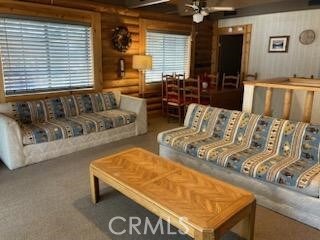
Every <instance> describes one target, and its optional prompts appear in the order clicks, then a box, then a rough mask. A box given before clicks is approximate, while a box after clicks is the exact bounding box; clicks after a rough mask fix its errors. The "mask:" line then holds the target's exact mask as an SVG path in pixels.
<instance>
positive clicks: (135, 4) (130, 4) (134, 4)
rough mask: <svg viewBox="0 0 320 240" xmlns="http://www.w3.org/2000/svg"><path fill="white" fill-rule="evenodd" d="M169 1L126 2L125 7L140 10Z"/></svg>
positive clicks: (141, 0)
mask: <svg viewBox="0 0 320 240" xmlns="http://www.w3.org/2000/svg"><path fill="white" fill-rule="evenodd" d="M169 1H170V0H126V6H127V7H128V8H140V7H146V6H151V5H155V4H159V3H164V2H169Z"/></svg>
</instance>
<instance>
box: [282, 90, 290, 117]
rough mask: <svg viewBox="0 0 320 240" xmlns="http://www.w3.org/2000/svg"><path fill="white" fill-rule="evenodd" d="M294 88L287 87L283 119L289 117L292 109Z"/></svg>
mask: <svg viewBox="0 0 320 240" xmlns="http://www.w3.org/2000/svg"><path fill="white" fill-rule="evenodd" d="M292 92H293V91H292V89H287V90H286V91H285V93H284V103H283V115H282V118H283V119H289V117H290V110H291V104H292Z"/></svg>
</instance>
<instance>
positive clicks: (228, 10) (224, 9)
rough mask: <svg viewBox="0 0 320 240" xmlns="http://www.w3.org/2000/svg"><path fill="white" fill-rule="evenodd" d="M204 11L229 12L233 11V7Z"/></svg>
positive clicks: (213, 8)
mask: <svg viewBox="0 0 320 240" xmlns="http://www.w3.org/2000/svg"><path fill="white" fill-rule="evenodd" d="M205 9H206V11H208V12H210V13H211V12H230V11H234V10H235V8H234V7H206V8H205Z"/></svg>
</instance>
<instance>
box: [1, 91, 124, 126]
mask: <svg viewBox="0 0 320 240" xmlns="http://www.w3.org/2000/svg"><path fill="white" fill-rule="evenodd" d="M119 101H120V92H103V93H89V94H81V95H70V96H63V97H56V98H49V99H45V100H36V101H26V102H13V103H4V104H0V112H1V113H3V114H5V115H7V116H9V117H12V118H14V119H15V120H16V121H18V122H19V123H22V124H29V123H41V122H46V121H49V120H52V119H59V118H66V117H74V116H78V115H80V114H82V113H93V112H102V111H106V110H112V109H117V108H118V106H119V105H120V103H119Z"/></svg>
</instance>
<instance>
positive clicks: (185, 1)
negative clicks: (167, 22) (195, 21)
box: [178, 0, 195, 16]
mask: <svg viewBox="0 0 320 240" xmlns="http://www.w3.org/2000/svg"><path fill="white" fill-rule="evenodd" d="M186 5H188V6H186ZM189 5H190V6H193V1H192V0H181V1H179V2H178V12H179V15H180V16H192V15H193V14H194V12H195V10H194V8H193V7H190V6H189Z"/></svg>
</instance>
